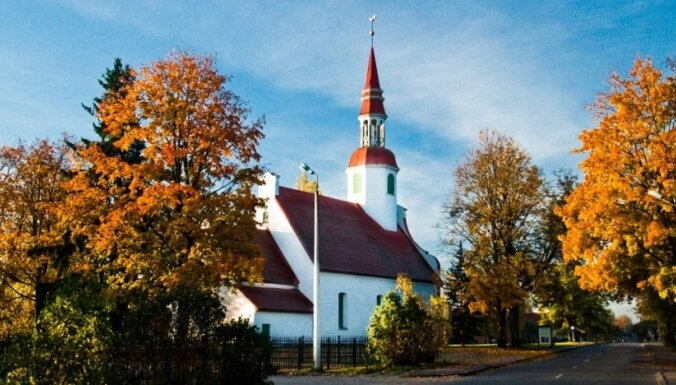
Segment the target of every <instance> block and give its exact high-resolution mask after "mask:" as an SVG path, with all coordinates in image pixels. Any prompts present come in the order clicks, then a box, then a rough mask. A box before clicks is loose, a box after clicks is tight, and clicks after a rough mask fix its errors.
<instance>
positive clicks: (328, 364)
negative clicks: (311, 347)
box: [326, 337, 331, 370]
mask: <svg viewBox="0 0 676 385" xmlns="http://www.w3.org/2000/svg"><path fill="white" fill-rule="evenodd" d="M326 344H327V345H328V346H327V349H326V369H327V370H328V369H331V337H327V338H326Z"/></svg>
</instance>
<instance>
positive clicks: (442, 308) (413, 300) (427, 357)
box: [368, 277, 448, 365]
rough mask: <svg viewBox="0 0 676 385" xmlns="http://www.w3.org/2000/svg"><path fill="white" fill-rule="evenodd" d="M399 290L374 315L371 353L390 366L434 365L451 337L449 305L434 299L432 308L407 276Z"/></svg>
mask: <svg viewBox="0 0 676 385" xmlns="http://www.w3.org/2000/svg"><path fill="white" fill-rule="evenodd" d="M397 289H398V291H397V292H389V293H387V294H386V295H385V297H384V298H383V301H382V302H381V304H380V305H379V306H378V307H377V308H376V310H375V311H374V313H373V315H372V316H371V320H370V322H369V327H368V352H369V354H370V355H371V356H372V357H373V358H375V359H376V360H378V361H380V362H382V363H384V364H387V365H393V364H394V365H410V364H418V363H423V362H433V361H434V359H435V357H436V354H437V352H438V351H439V349H440V348H441V347H443V346H445V345H446V341H447V338H448V319H447V316H446V315H447V314H448V313H447V310H446V309H447V307H446V302H445V301H444V300H443V299H441V298H434V297H433V298H432V299H431V300H430V305H429V308H428V307H427V306H426V305H425V303H424V302H423V301H422V300H421V299H420V297H418V295H417V294H415V292H413V285H412V283H411V280H410V279H408V278H405V277H399V278H397Z"/></svg>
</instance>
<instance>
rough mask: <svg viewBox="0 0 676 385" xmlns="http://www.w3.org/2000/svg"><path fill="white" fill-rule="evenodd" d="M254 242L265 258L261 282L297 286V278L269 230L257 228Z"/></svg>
mask: <svg viewBox="0 0 676 385" xmlns="http://www.w3.org/2000/svg"><path fill="white" fill-rule="evenodd" d="M254 242H255V243H256V244H258V246H260V249H261V253H262V254H263V258H265V265H264V266H263V282H265V283H277V284H282V285H293V286H297V285H298V278H296V275H295V274H294V273H293V270H291V267H290V266H289V264H288V262H286V259H285V258H284V256H283V255H282V252H281V251H280V250H279V247H278V246H277V244H276V243H275V241H274V239H273V238H272V235H271V234H270V232H269V231H267V230H257V231H256V235H255V238H254Z"/></svg>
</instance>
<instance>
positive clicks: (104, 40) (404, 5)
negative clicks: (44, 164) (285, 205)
mask: <svg viewBox="0 0 676 385" xmlns="http://www.w3.org/2000/svg"><path fill="white" fill-rule="evenodd" d="M373 14H375V15H377V16H378V18H377V21H376V24H375V29H376V35H375V50H376V57H377V62H378V70H379V74H380V81H381V85H382V87H383V89H384V96H385V98H386V100H385V106H386V109H387V112H388V114H389V119H388V121H387V129H388V131H387V135H388V136H387V147H388V148H390V149H392V150H393V151H394V153H395V154H396V156H397V161H398V163H399V166H400V168H401V171H400V173H399V201H400V204H402V205H404V206H405V207H407V208H408V209H409V210H408V218H409V224H410V227H411V230H412V232H413V234H414V235H415V236H416V238H417V239H418V241H419V242H420V243H421V244H422V245H423V246H424V247H425V248H426V249H428V250H430V251H432V252H435V253H437V254H439V256H440V257H441V258H442V259H443V258H444V256H443V254H442V253H441V251H440V250H439V245H438V239H439V234H438V233H437V230H436V229H435V225H436V223H437V221H438V219H439V217H440V207H441V204H442V202H443V201H444V198H445V196H446V194H447V193H448V192H449V191H450V190H451V188H452V186H453V178H452V171H453V169H454V168H455V167H456V165H457V163H458V160H459V159H461V157H462V155H463V154H464V153H465V152H466V151H467V150H468V149H470V148H471V147H472V146H474V145H475V144H476V134H477V132H478V131H479V130H480V129H492V130H496V131H498V132H500V133H501V134H504V135H509V136H512V137H514V138H515V139H516V140H517V141H519V143H521V145H522V146H523V147H524V148H525V149H526V151H528V152H529V153H530V154H531V155H532V157H533V160H534V162H535V163H536V164H538V165H539V166H540V167H542V168H543V169H544V171H545V173H546V174H547V175H551V173H552V172H553V171H554V170H557V169H560V168H571V169H572V168H575V167H576V165H577V163H578V162H579V161H580V160H581V158H580V157H579V156H573V155H571V154H570V150H571V149H572V148H574V147H576V146H577V145H578V139H577V136H578V134H579V133H580V131H581V130H583V129H585V128H591V127H593V126H594V122H593V120H592V119H591V116H590V114H589V113H588V111H587V110H586V106H587V105H588V104H589V103H591V102H592V101H593V100H594V98H595V96H596V95H597V94H598V93H599V92H601V91H604V90H607V88H608V87H607V84H606V80H607V79H608V76H609V75H610V74H611V73H612V72H613V71H617V72H620V73H622V74H626V73H627V72H628V71H629V70H630V68H631V67H632V64H633V61H634V60H635V58H637V57H639V56H640V57H646V56H647V57H650V58H652V59H653V61H654V62H655V63H656V64H657V65H658V66H660V67H664V61H665V58H666V57H676V28H674V27H675V26H676V23H675V22H674V20H676V2H673V1H566V2H562V1H425V2H412V1H391V0H389V1H369V2H359V1H344V0H341V1H326V2H315V1H243V2H230V1H215V0H214V1H208V0H204V1H185V2H178V1H162V0H134V1H127V0H117V1H90V0H44V1H32V0H23V1H18V0H17V1H3V2H0V143H1V144H13V143H15V142H16V141H17V140H18V139H19V138H22V139H26V140H32V139H33V138H36V137H40V138H42V137H51V138H58V137H59V135H60V134H61V133H63V132H67V133H69V134H70V135H73V136H75V137H93V136H94V135H93V131H92V129H91V123H92V119H91V117H90V116H89V115H87V114H86V113H85V112H84V111H83V110H82V108H81V106H80V103H83V102H84V103H86V104H89V103H91V100H92V98H93V97H95V96H97V95H99V94H100V88H99V85H98V82H97V81H98V79H99V78H100V77H101V74H102V73H103V72H104V71H105V69H106V68H108V67H110V66H111V65H112V63H113V59H114V58H115V57H120V58H121V59H122V60H123V62H124V63H127V64H130V65H132V66H135V67H136V66H140V65H143V64H147V63H149V62H151V61H153V60H156V59H161V58H163V57H164V56H165V55H166V54H167V53H168V52H169V51H171V50H173V49H181V50H188V51H190V52H193V53H197V54H214V55H215V57H216V58H217V62H218V67H219V70H220V71H221V72H222V73H224V74H227V75H230V76H232V77H233V78H232V82H231V83H230V87H231V89H233V90H234V91H235V92H237V93H238V94H239V95H240V96H242V98H243V99H244V100H246V101H248V104H249V106H250V107H251V108H252V110H253V112H252V116H253V117H258V116H261V115H265V118H266V121H267V124H266V127H265V132H266V135H267V137H266V139H265V140H264V141H263V142H262V144H261V146H260V151H261V153H262V155H263V164H264V165H265V166H266V167H268V168H269V169H270V170H272V171H274V172H275V173H277V174H279V175H280V176H281V183H282V184H283V185H287V186H290V185H293V181H294V179H295V178H296V176H297V175H298V173H299V170H298V164H299V163H300V162H307V163H308V164H310V165H312V167H313V168H314V169H315V170H317V171H318V172H319V173H320V175H321V182H322V186H321V188H322V190H323V191H324V193H325V194H327V195H330V196H334V197H339V198H343V197H345V195H346V191H345V190H346V182H345V174H344V171H345V167H346V166H347V162H348V160H349V156H350V154H351V153H352V151H353V150H354V149H355V148H356V147H357V146H358V144H359V137H358V123H357V120H356V115H357V113H358V111H359V106H360V92H361V88H362V86H363V83H364V77H365V72H366V64H367V59H368V50H369V48H370V38H369V29H370V23H369V21H368V17H369V16H370V15H373Z"/></svg>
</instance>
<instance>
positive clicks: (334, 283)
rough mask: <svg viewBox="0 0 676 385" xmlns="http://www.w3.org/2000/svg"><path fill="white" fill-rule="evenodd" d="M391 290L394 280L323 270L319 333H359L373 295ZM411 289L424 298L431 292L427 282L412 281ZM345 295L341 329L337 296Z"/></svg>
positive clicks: (371, 307) (365, 323)
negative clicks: (342, 326) (341, 326)
mask: <svg viewBox="0 0 676 385" xmlns="http://www.w3.org/2000/svg"><path fill="white" fill-rule="evenodd" d="M394 289H395V280H394V279H390V278H378V277H368V276H357V275H347V274H336V273H328V272H323V273H322V274H321V276H320V291H319V296H320V302H319V303H320V310H319V314H320V320H319V327H320V332H321V335H323V336H339V335H340V336H361V335H366V328H367V326H368V324H369V320H370V319H371V314H372V313H373V310H374V309H375V307H376V305H377V297H378V296H379V295H382V296H384V295H385V294H386V293H387V292H389V291H393V290H394ZM414 290H415V291H416V292H417V293H418V294H419V295H420V296H421V298H423V299H425V300H427V299H428V298H429V296H430V295H432V294H434V285H432V284H431V283H429V284H425V283H414ZM340 293H345V294H346V301H345V305H344V310H343V317H344V326H345V328H344V329H341V328H340V327H339V324H338V323H339V319H338V318H339V309H338V308H339V299H338V297H339V295H340Z"/></svg>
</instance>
